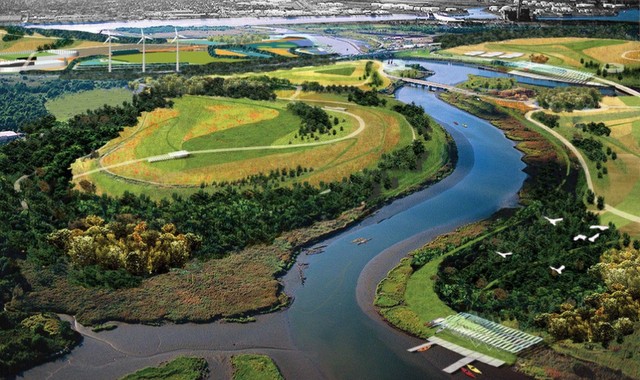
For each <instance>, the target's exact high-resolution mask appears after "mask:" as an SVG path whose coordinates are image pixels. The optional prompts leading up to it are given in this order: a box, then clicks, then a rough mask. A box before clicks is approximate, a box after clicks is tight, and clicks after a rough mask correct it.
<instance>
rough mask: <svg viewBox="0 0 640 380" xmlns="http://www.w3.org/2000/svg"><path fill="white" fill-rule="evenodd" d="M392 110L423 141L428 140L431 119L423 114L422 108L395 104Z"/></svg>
mask: <svg viewBox="0 0 640 380" xmlns="http://www.w3.org/2000/svg"><path fill="white" fill-rule="evenodd" d="M393 110H394V111H396V112H398V113H400V114H402V115H403V116H404V117H405V118H406V119H407V121H408V122H409V124H411V126H413V127H414V128H415V129H416V132H418V134H419V135H421V136H424V139H425V140H429V139H430V138H431V137H430V135H429V134H430V133H431V119H430V118H429V116H428V115H427V114H426V113H424V108H422V106H419V105H416V104H415V103H411V104H396V105H394V106H393Z"/></svg>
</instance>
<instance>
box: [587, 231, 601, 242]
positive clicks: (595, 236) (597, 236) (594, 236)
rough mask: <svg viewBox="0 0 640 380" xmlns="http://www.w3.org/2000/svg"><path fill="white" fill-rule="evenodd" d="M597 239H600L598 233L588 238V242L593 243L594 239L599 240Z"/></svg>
mask: <svg viewBox="0 0 640 380" xmlns="http://www.w3.org/2000/svg"><path fill="white" fill-rule="evenodd" d="M599 237H600V233H599V232H598V233H597V234H595V235H593V236H591V237H590V238H589V241H590V242H592V243H593V242H594V241H596V239H597V238H599Z"/></svg>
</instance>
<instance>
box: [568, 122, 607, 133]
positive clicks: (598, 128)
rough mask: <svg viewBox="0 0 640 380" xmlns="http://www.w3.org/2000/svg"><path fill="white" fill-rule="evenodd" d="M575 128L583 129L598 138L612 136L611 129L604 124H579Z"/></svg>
mask: <svg viewBox="0 0 640 380" xmlns="http://www.w3.org/2000/svg"><path fill="white" fill-rule="evenodd" d="M574 128H578V129H582V130H583V131H584V132H589V133H593V134H594V135H596V136H609V135H610V134H611V128H609V127H607V126H606V125H605V124H604V123H603V122H599V123H596V122H593V121H592V122H589V123H586V124H585V123H578V124H575V125H574Z"/></svg>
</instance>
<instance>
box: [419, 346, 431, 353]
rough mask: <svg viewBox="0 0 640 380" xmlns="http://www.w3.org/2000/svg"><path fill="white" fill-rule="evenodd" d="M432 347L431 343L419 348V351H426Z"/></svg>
mask: <svg viewBox="0 0 640 380" xmlns="http://www.w3.org/2000/svg"><path fill="white" fill-rule="evenodd" d="M430 348H431V345H428V346H424V347H420V348H418V352H425V351H427V350H428V349H430Z"/></svg>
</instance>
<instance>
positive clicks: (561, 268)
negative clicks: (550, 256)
mask: <svg viewBox="0 0 640 380" xmlns="http://www.w3.org/2000/svg"><path fill="white" fill-rule="evenodd" d="M549 268H551V269H553V270H554V271H556V272H557V273H558V274H562V271H563V270H564V265H561V266H560V268H554V267H549Z"/></svg>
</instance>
